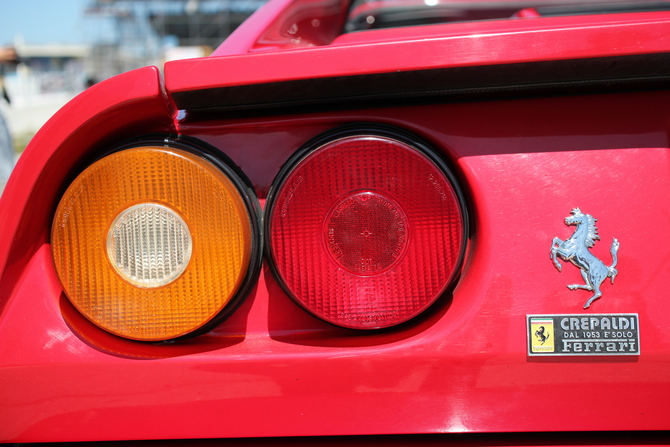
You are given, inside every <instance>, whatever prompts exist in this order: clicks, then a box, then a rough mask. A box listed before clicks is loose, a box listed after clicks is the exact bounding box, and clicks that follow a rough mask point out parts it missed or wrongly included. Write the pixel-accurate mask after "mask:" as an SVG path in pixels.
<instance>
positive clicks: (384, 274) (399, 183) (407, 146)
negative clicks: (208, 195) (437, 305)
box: [266, 131, 466, 329]
mask: <svg viewBox="0 0 670 447" xmlns="http://www.w3.org/2000/svg"><path fill="white" fill-rule="evenodd" d="M275 184H276V186H275V187H274V188H273V191H272V192H271V194H270V196H269V197H268V201H267V209H266V216H268V218H267V221H266V226H267V228H266V237H267V238H268V244H267V247H268V250H269V258H270V261H271V265H272V267H273V270H274V272H275V274H276V276H277V278H278V280H279V282H280V283H281V284H282V286H283V287H284V289H285V290H286V292H287V293H288V294H289V295H290V296H291V297H292V298H293V299H294V300H295V301H296V302H297V303H298V304H300V305H301V306H303V307H304V308H305V309H307V310H308V311H309V312H311V313H312V314H314V315H316V316H317V317H320V318H322V319H324V320H326V321H328V322H330V323H333V324H336V325H339V326H344V327H349V328H356V329H375V328H383V327H389V326H393V325H396V324H399V323H402V322H405V321H407V320H409V319H411V318H413V317H414V316H416V315H418V314H420V313H421V312H422V311H424V310H425V309H426V308H428V307H429V306H430V305H431V304H432V303H433V302H435V300H436V299H437V298H438V297H439V296H440V295H442V293H443V292H444V291H445V290H446V289H447V287H448V286H449V285H450V283H451V282H452V281H453V279H454V277H455V276H456V274H457V271H458V269H459V266H460V263H461V260H462V257H463V253H464V249H465V241H466V216H465V212H464V209H463V207H462V203H461V200H460V199H459V194H458V192H457V190H456V189H455V186H454V182H453V180H452V177H451V174H450V173H449V171H448V170H447V168H446V166H445V165H444V163H443V162H441V161H440V160H439V158H438V157H437V156H436V155H435V154H434V153H433V152H432V151H431V150H430V149H428V148H427V147H426V146H425V145H423V144H421V143H419V142H418V141H414V140H410V139H407V138H405V137H404V136H400V135H396V134H395V133H387V132H384V131H379V132H370V133H367V132H366V133H364V134H361V133H360V132H358V133H355V134H352V131H345V133H341V134H338V135H335V136H330V138H328V137H326V138H322V139H320V140H318V141H316V142H315V143H314V144H311V145H310V146H309V147H307V148H305V149H304V150H302V151H300V152H299V153H298V154H296V156H294V158H293V159H292V160H290V161H289V163H287V165H286V166H285V167H284V169H283V170H282V172H281V173H280V174H279V176H278V177H277V179H276V181H275Z"/></svg>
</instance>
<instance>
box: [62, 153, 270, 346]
mask: <svg viewBox="0 0 670 447" xmlns="http://www.w3.org/2000/svg"><path fill="white" fill-rule="evenodd" d="M254 200H256V199H255V198H254V197H253V196H251V195H250V193H249V191H248V188H247V187H246V186H245V185H244V183H243V181H242V180H241V178H240V177H238V175H237V174H236V173H235V172H234V171H232V170H231V169H230V168H227V167H226V166H225V165H223V164H220V165H218V166H217V165H215V164H214V161H211V162H210V161H208V160H207V159H205V158H204V157H203V156H200V155H196V154H195V153H192V152H190V151H187V150H183V149H182V148H175V147H160V146H142V147H135V148H131V149H127V150H122V151H119V152H115V153H113V154H111V155H108V156H107V157H104V158H102V159H100V160H99V161H97V162H96V163H94V164H92V165H91V166H89V167H88V168H87V169H86V170H85V171H84V172H82V173H81V174H80V175H79V176H78V177H77V178H76V179H75V181H74V182H73V183H72V184H71V185H70V187H69V188H68V189H67V191H66V192H65V194H64V196H63V198H62V199H61V201H60V204H59V205H58V209H57V211H56V215H55V218H54V223H53V227H52V237H51V243H52V250H53V258H54V262H55V266H56V271H57V272H58V276H59V278H60V280H61V283H62V285H63V289H64V291H65V294H66V295H67V297H68V298H69V299H70V301H71V302H72V304H73V305H74V306H75V307H76V308H77V309H78V310H79V311H80V312H81V313H82V314H83V315H84V316H85V317H86V318H88V319H89V320H91V321H92V322H93V323H95V324H96V325H98V326H99V327H101V328H103V329H105V330H107V331H109V332H111V333H114V334H117V335H120V336H122V337H126V338H130V339H135V340H145V341H158V340H168V339H173V338H177V337H182V336H185V335H189V334H191V335H192V334H196V333H200V332H202V331H204V330H206V329H208V328H210V327H211V326H212V325H214V324H216V323H218V322H220V321H221V320H222V319H223V318H225V317H226V316H227V315H228V314H229V313H230V311H231V310H232V309H233V308H234V307H235V305H236V304H237V303H239V301H240V300H241V299H242V298H243V297H244V295H245V294H246V292H247V291H248V289H249V287H250V284H251V283H253V278H254V277H255V275H256V273H257V272H258V269H259V266H260V258H261V255H262V250H261V249H260V245H261V244H260V240H259V239H260V229H259V227H258V221H259V219H258V218H257V216H256V214H255V213H256V211H255V210H256V208H257V207H255V206H254Z"/></svg>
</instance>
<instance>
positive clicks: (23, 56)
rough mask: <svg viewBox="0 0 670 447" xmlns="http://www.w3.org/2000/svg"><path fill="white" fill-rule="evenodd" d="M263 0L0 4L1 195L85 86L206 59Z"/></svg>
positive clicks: (1, 0) (22, 0) (16, 0)
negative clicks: (32, 146)
mask: <svg viewBox="0 0 670 447" xmlns="http://www.w3.org/2000/svg"><path fill="white" fill-rule="evenodd" d="M263 3H265V0H57V1H52V0H0V190H1V189H2V187H3V186H4V182H6V177H7V176H8V174H9V172H8V171H9V170H10V169H11V166H12V165H13V163H14V162H15V160H16V159H17V158H18V156H19V155H20V153H21V152H22V151H23V150H24V149H25V147H26V145H27V144H28V142H29V141H30V139H31V138H32V137H33V135H34V134H35V133H36V132H37V131H38V130H39V128H40V127H41V126H42V125H43V124H44V123H45V122H46V121H47V120H48V119H49V117H51V115H53V114H54V113H55V112H56V111H57V110H58V109H59V108H60V107H62V106H63V105H64V104H65V103H66V102H68V101H69V100H70V99H72V98H73V97H74V96H75V95H77V94H78V93H80V92H81V91H83V90H84V89H86V88H87V87H89V86H91V85H93V84H95V83H97V82H100V81H102V80H104V79H107V78H109V77H111V76H114V75H117V74H119V73H123V72H125V71H128V70H133V69H135V68H139V67H144V66H147V65H156V66H158V67H162V66H163V64H164V63H165V62H166V61H170V60H175V59H185V58H193V57H200V56H207V55H209V54H210V53H211V52H212V51H213V50H214V49H215V48H216V47H217V46H218V45H219V44H220V43H221V42H222V41H223V40H224V39H225V38H226V37H227V36H228V35H229V34H230V33H231V32H232V31H233V30H234V29H235V28H237V27H238V26H239V25H240V24H241V23H242V22H243V21H244V20H245V19H246V18H247V17H249V16H250V15H251V14H252V13H253V12H254V11H255V10H256V9H258V8H259V7H260V6H262V4H263Z"/></svg>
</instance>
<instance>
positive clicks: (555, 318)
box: [526, 314, 640, 356]
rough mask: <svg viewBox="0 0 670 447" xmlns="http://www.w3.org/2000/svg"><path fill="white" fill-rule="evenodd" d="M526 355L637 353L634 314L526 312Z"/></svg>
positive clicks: (638, 349)
mask: <svg viewBox="0 0 670 447" xmlns="http://www.w3.org/2000/svg"><path fill="white" fill-rule="evenodd" d="M526 322H527V331H528V332H527V333H528V355H532V356H546V355H591V356H594V355H640V329H639V327H640V326H639V322H638V316H637V314H590V315H583V314H582V315H527V316H526Z"/></svg>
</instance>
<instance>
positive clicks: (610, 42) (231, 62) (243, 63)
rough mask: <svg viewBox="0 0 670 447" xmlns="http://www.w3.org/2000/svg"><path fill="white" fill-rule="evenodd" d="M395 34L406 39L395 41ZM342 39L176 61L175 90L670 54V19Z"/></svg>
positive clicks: (433, 29)
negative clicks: (287, 48)
mask: <svg viewBox="0 0 670 447" xmlns="http://www.w3.org/2000/svg"><path fill="white" fill-rule="evenodd" d="M445 28H446V29H445ZM475 33H476V34H475ZM359 34H360V35H362V36H360V37H359ZM445 34H447V35H446V36H445ZM394 35H396V36H400V38H401V40H391V39H393V36H394ZM338 39H341V40H342V43H343V44H345V43H346V44H347V45H346V46H339V45H337V44H338V43H339V41H338V40H336V41H335V44H336V45H332V46H326V47H317V48H308V49H303V50H301V51H277V52H268V53H263V54H254V55H250V54H247V55H239V56H229V57H225V58H219V57H211V58H206V59H193V60H183V61H173V62H169V63H167V64H166V66H165V77H166V84H167V89H168V91H169V92H171V93H175V92H182V91H189V90H199V89H206V88H215V87H225V86H233V85H248V84H255V83H263V82H281V81H289V80H296V79H311V78H319V77H336V76H351V75H361V74H373V73H388V72H396V71H412V70H427V69H435V68H444V67H463V66H477V65H484V64H514V63H523V62H534V61H547V60H560V59H582V58H593V57H607V56H622V55H635V54H647V53H662V52H668V51H670V18H669V16H668V14H667V13H657V12H651V13H638V14H620V15H618V16H617V17H613V16H611V15H597V16H586V18H581V17H579V18H572V17H567V18H566V17H559V18H547V19H541V23H537V21H535V20H518V21H508V22H498V21H491V22H484V24H482V25H477V26H475V25H473V24H471V23H465V24H456V25H439V26H427V27H416V28H408V29H403V28H400V29H397V30H380V31H372V32H370V34H369V35H368V34H367V32H365V33H353V34H346V35H343V36H341V37H340V38H338ZM359 40H360V42H359ZM382 42H383V43H382ZM371 43H376V45H372V44H371ZM410 54H411V55H412V57H407V55H410ZM270 66H271V67H273V69H272V70H268V67H270ZM194 70H195V71H197V76H194V74H193V72H194Z"/></svg>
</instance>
